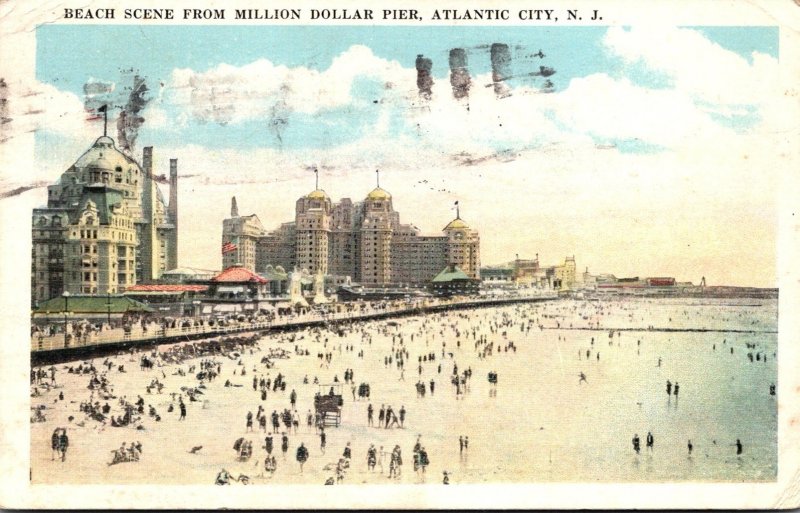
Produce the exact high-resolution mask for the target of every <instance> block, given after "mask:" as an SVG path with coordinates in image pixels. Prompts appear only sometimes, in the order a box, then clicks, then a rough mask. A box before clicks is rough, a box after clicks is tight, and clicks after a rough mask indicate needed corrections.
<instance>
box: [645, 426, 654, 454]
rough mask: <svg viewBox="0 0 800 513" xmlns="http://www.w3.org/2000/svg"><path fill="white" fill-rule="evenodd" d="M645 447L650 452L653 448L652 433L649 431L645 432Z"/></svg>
mask: <svg viewBox="0 0 800 513" xmlns="http://www.w3.org/2000/svg"><path fill="white" fill-rule="evenodd" d="M646 443H647V449H648V450H650V451H651V452H652V450H653V433H651V432H650V431H648V432H647V442H646Z"/></svg>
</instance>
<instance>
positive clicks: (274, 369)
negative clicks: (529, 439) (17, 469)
mask: <svg viewBox="0 0 800 513" xmlns="http://www.w3.org/2000/svg"><path fill="white" fill-rule="evenodd" d="M579 308H580V309H582V310H579ZM625 308H626V306H625V305H624V304H623V305H622V306H619V307H618V310H617V312H616V313H617V314H618V315H619V313H620V311H623V312H624V311H625ZM610 311H612V306H611V305H608V304H603V303H601V304H598V305H595V304H588V305H579V304H577V303H576V302H563V303H559V304H557V305H554V306H552V307H541V306H539V305H515V306H508V307H503V308H501V309H493V310H488V309H487V310H485V311H477V312H478V313H475V312H466V311H452V312H439V313H435V314H431V315H426V316H420V317H417V318H414V319H413V322H405V323H402V324H401V323H397V322H394V321H380V322H363V321H358V320H350V321H342V322H339V323H331V324H330V325H326V326H316V327H311V328H308V327H306V328H302V329H299V330H296V331H286V332H279V333H272V334H269V335H266V336H260V335H240V336H227V337H219V338H215V339H211V340H205V341H195V342H183V343H177V344H171V345H164V346H157V347H147V348H133V349H128V350H126V351H120V352H119V353H117V355H115V356H112V357H106V358H105V359H104V360H103V361H102V362H100V361H99V360H87V361H79V362H71V363H69V364H66V365H63V366H62V368H63V370H64V373H65V375H67V376H69V379H70V380H74V379H75V376H76V375H78V376H80V379H81V380H82V381H83V383H86V382H87V381H86V380H87V379H88V385H87V386H86V387H85V388H84V389H82V390H81V391H80V392H77V393H75V392H70V394H75V396H74V397H73V395H70V399H72V400H74V401H75V403H74V404H75V406H74V407H70V406H69V402H68V401H66V400H65V399H64V392H65V390H64V389H63V388H62V389H61V390H57V388H59V387H60V386H61V384H60V383H59V380H57V379H56V377H57V375H56V373H57V371H58V370H59V369H57V368H56V366H50V367H46V368H45V367H38V368H36V367H35V368H33V369H32V370H31V387H32V395H33V394H34V392H35V393H36V394H42V393H44V394H49V395H48V397H51V398H52V397H53V396H52V393H51V390H56V391H57V392H58V399H56V401H58V402H59V403H60V404H61V405H63V406H61V407H62V408H65V409H68V410H69V413H70V419H72V418H74V417H76V416H80V415H82V416H83V418H78V419H77V420H76V421H75V423H74V424H73V425H71V426H70V428H71V429H72V428H73V427H74V426H77V427H83V426H84V425H86V426H96V427H97V428H98V429H99V428H101V427H103V428H104V427H106V426H107V427H115V428H128V429H147V430H153V431H156V430H158V429H160V425H165V424H167V425H170V426H171V425H172V424H173V422H176V421H177V422H186V421H187V417H189V418H190V423H191V427H189V423H187V427H186V428H185V430H186V432H187V433H189V432H194V430H195V429H198V430H199V432H201V433H205V432H206V431H203V430H204V429H206V428H205V427H204V426H206V425H210V424H214V430H217V431H218V430H220V429H221V430H225V432H230V433H232V434H233V436H232V437H229V438H228V439H227V440H228V441H227V442H226V443H225V445H226V446H227V447H226V448H225V450H226V454H227V456H224V458H228V459H226V460H224V461H222V462H221V463H222V464H223V465H224V467H223V471H222V472H220V474H219V475H218V479H217V481H218V482H221V481H224V482H226V483H229V482H231V481H232V480H233V481H237V480H236V479H231V475H230V474H229V473H228V471H227V470H225V469H227V468H230V469H233V470H237V469H240V468H241V469H242V472H241V473H240V475H244V476H247V481H248V482H255V481H254V480H256V479H271V478H273V477H274V476H291V475H294V472H296V473H297V474H303V476H304V478H303V479H312V478H313V477H305V476H316V477H318V476H319V475H320V474H324V478H325V482H329V481H330V482H332V484H337V483H343V482H347V481H349V478H348V476H349V475H351V474H353V473H359V474H361V473H367V475H370V474H375V475H376V476H379V475H384V474H385V476H386V479H391V480H401V481H403V482H408V481H409V480H412V481H413V480H416V481H424V480H426V479H429V477H428V476H429V475H430V474H431V470H433V471H435V472H437V473H438V472H441V475H443V476H444V477H443V480H442V482H443V483H445V482H446V483H447V484H449V483H450V480H451V479H458V478H459V472H466V471H467V470H468V465H470V463H468V462H467V461H466V460H467V458H466V455H467V454H468V453H469V449H470V438H472V439H473V440H475V444H476V445H475V447H477V449H473V450H478V451H482V450H484V449H483V448H482V447H483V445H482V443H481V442H482V441H484V440H486V438H487V436H489V435H488V434H487V433H490V432H491V431H492V428H491V426H492V425H493V424H491V422H493V419H486V425H483V424H482V423H481V422H477V421H476V422H469V423H466V424H462V423H461V422H460V421H459V419H458V418H441V419H440V418H436V417H432V416H431V414H430V412H431V411H434V412H435V411H437V408H438V407H440V406H442V407H445V408H447V409H448V410H447V411H450V412H451V414H452V412H454V411H463V412H464V415H476V417H477V418H480V417H481V415H480V414H481V412H480V411H479V410H475V408H479V407H478V406H476V404H481V405H484V406H481V407H485V406H486V404H489V405H490V404H491V403H483V402H481V403H478V402H477V401H478V398H477V397H476V396H475V394H476V391H478V392H479V395H480V396H481V397H482V399H481V400H482V401H485V400H487V399H486V398H487V396H488V400H489V401H491V402H497V401H498V394H497V391H498V389H502V390H507V391H509V392H510V393H511V394H513V393H514V389H515V387H516V386H517V385H518V384H519V382H518V380H519V377H518V376H512V374H511V373H507V372H505V371H504V369H506V368H507V364H506V363H505V362H507V361H509V360H513V359H517V358H519V356H518V355H520V354H521V355H525V356H524V358H530V357H531V355H532V354H533V355H535V354H536V351H541V350H542V349H541V348H539V347H538V346H537V344H538V343H539V342H538V341H539V340H540V339H541V338H542V335H541V334H542V333H543V332H544V331H545V330H550V329H558V330H568V329H572V328H573V324H577V323H579V322H581V321H583V322H582V326H583V328H582V329H585V327H586V326H590V327H591V328H592V330H593V331H592V332H591V333H588V334H572V333H570V335H569V341H570V342H569V343H573V344H575V345H574V346H572V349H571V350H570V351H569V353H568V354H569V355H571V356H569V357H567V358H565V360H571V362H570V364H569V365H571V366H572V367H570V368H571V369H572V371H570V372H569V374H568V375H569V379H570V381H571V383H573V384H574V383H575V382H574V381H572V380H574V379H575V375H576V373H577V374H578V375H579V380H578V383H577V384H576V385H575V386H576V387H577V386H579V388H576V390H574V391H569V394H583V393H587V394H588V393H591V392H590V390H593V388H592V387H594V386H595V384H596V382H597V381H598V380H599V379H600V378H599V377H598V376H599V374H600V372H599V371H598V370H596V369H599V368H602V366H603V365H613V362H614V359H615V358H617V356H616V355H617V354H618V352H619V351H621V350H622V349H619V348H620V344H621V340H622V337H621V331H619V330H608V348H607V349H606V345H605V344H606V343H605V341H603V343H602V345H603V353H604V356H603V359H602V360H601V359H600V347H599V346H600V345H601V344H600V340H601V339H600V338H599V336H598V334H597V333H596V332H597V331H599V330H600V329H601V328H600V326H601V324H602V323H603V319H601V320H598V319H597V318H598V317H602V316H604V315H606V314H607V313H609V312H610ZM631 315H633V313H631ZM566 319H572V320H566ZM139 322H144V321H143V320H140V321H139ZM579 327H580V326H579ZM600 333H601V334H602V335H603V338H605V330H603V331H600ZM579 337H581V340H580V341H578V342H575V340H576V339H577V338H579ZM553 339H555V340H556V344H567V343H568V342H567V334H566V331H564V332H563V333H562V332H558V334H557V338H556V336H554V337H553ZM642 342H644V344H645V345H646V344H647V343H648V341H647V339H645V338H644V337H642V338H641V339H636V341H635V345H634V343H633V339H630V338H626V339H625V343H626V344H627V346H626V347H625V349H624V350H625V351H628V352H630V353H631V354H634V353H635V354H636V355H639V354H640V351H641V349H642V348H643V347H644V346H643V344H642ZM724 343H725V344H730V343H729V342H727V341H725V342H724ZM730 345H731V346H732V344H730ZM575 348H577V352H578V359H577V360H575V359H574V355H575V352H574V350H575ZM747 349H748V350H749V352H750V353H751V354H754V355H756V356H754V357H753V359H754V360H755V361H757V362H762V361H766V353H767V349H766V348H765V347H764V346H758V347H757V346H755V345H753V346H752V347H749V346H748V347H747ZM553 350H554V351H555V350H557V347H555V345H554V349H553ZM715 350H716V348H714V349H713V350H712V351H715ZM744 354H747V353H744ZM315 357H316V358H315ZM666 358H668V357H667V356H665V361H668V360H666ZM561 361H562V362H563V360H561ZM658 361H659V363H658V365H657V367H658V368H659V369H660V368H661V356H659V360H658ZM131 362H132V363H131ZM362 362H363V363H362ZM137 364H138V365H137ZM381 364H383V365H381ZM647 365H648V367H649V369H650V370H651V371H653V360H649V361H648V363H647ZM578 366H580V367H578ZM126 367H127V368H126ZM497 369H500V370H501V371H504V373H503V379H502V380H500V379H499V377H498V376H499V373H498V370H497ZM579 369H580V371H579ZM406 372H409V373H411V375H412V376H414V378H410V379H409V380H408V381H406V379H405V373H406ZM473 372H478V376H486V378H485V379H483V378H481V379H479V380H477V381H478V382H477V383H474V382H473V380H472V379H471V378H472V377H473ZM532 372H533V371H532ZM356 375H358V376H359V378H358V379H356V377H355V376H356ZM667 376H669V378H670V379H668V380H667V382H666V390H667V394H668V398H669V400H670V401H671V402H672V401H674V402H677V398H678V396H679V390H680V387H681V385H679V384H678V381H677V379H675V378H674V375H673V374H667V370H666V369H665V370H664V377H667ZM220 378H221V379H220ZM590 378H591V379H590ZM661 379H663V378H661ZM681 381H682V382H683V381H684V378H681ZM437 382H438V384H439V386H438V387H437V386H436V385H437ZM448 382H449V383H450V385H451V387H448V386H447V383H448ZM130 383H135V384H136V385H135V386H138V387H139V388H138V389H132V388H131V385H130ZM660 383H662V384H663V383H664V382H663V381H660ZM442 384H443V385H442ZM412 385H413V387H414V391H413V392H412V391H411V386H412ZM660 386H661V385H657V387H658V388H660ZM694 390H695V389H694V388H692V387H691V383H689V385H688V386H687V388H686V391H687V392H688V393H689V396H688V397H689V398H691V396H692V393H693V392H694ZM42 391H43V392H42ZM563 392H564V391H563V390H560V391H559V392H558V393H559V394H561V393H563ZM660 393H661V392H659V394H660ZM770 393H771V394H773V395H774V385H773V388H772V389H771V390H770ZM81 394H84V395H81ZM765 395H766V391H765ZM37 397H39V396H37ZM660 397H663V396H660ZM145 398H146V399H145ZM325 398H335V400H334V401H329V400H321V399H325ZM687 400H688V399H687ZM412 403H413V404H412ZM462 404H463V405H464V406H463V407H462V406H458V405H462ZM398 405H399V408H398V407H397V406H398ZM406 405H408V407H409V408H408V409H407V408H406ZM70 408H72V409H70ZM220 411H224V412H225V413H220ZM670 411H674V410H672V409H671V410H670ZM212 412H213V413H212ZM231 412H233V413H231ZM409 412H410V413H409ZM421 412H426V413H421ZM364 417H366V427H368V428H375V429H368V430H364V420H363V419H364ZM212 419H213V420H212ZM70 422H72V420H70ZM437 423H442V424H443V425H447V426H449V425H451V423H452V425H453V426H458V427H459V431H457V432H458V433H460V434H459V435H458V436H455V435H452V434H450V433H449V432H446V433H445V438H447V439H449V440H452V444H450V443H448V442H442V441H441V438H440V437H432V436H431V437H429V435H428V433H431V432H432V431H431V429H430V427H431V425H435V424H437ZM466 426H469V429H467V428H466ZM378 428H379V429H378ZM445 429H446V428H445ZM470 429H473V430H475V431H471V432H467V431H469V430H470ZM59 430H60V431H59V433H58V437H56V434H55V433H54V435H53V451H54V455H55V454H56V450H57V448H60V447H61V445H62V444H61V442H60V439H61V435H62V433H63V436H64V438H65V440H66V429H65V428H59ZM640 432H641V431H640ZM255 433H259V434H258V437H257V438H256V436H254V435H255ZM414 433H419V434H418V435H417V438H416V442H415V443H414V444H413V448H412V444H411V443H410V440H409V437H412V436H414V435H413V434H414ZM80 436H82V437H83V436H86V437H91V436H92V433H91V432H89V431H86V430H84V431H80ZM248 436H252V437H253V438H254V439H251V438H248ZM262 436H263V443H261V441H260V437H262ZM423 437H424V439H425V440H427V441H428V442H431V441H433V440H435V442H434V443H433V444H428V445H429V447H430V449H431V450H430V451H429V450H428V449H427V448H426V447H425V445H424V444H423V443H422V440H423ZM56 438H58V440H59V441H58V443H56ZM317 438H318V441H319V445H318V449H317V444H316V439H317ZM622 438H623V441H624V440H625V439H626V438H627V436H624V437H622ZM456 439H457V441H458V444H457V445H456V444H455V440H456ZM683 439H684V440H686V438H683ZM230 440H234V444H233V449H234V453H235V455H231V453H230V447H231V446H230V445H229V444H230ZM662 440H663V439H662ZM745 442H747V440H745ZM695 443H698V444H699V445H701V446H702V445H703V444H704V443H705V441H696V442H695ZM67 445H68V444H67V443H66V442H65V444H64V449H63V451H61V452H59V454H60V459H61V461H64V460H65V456H64V454H65V453H66V447H67ZM148 445H150V442H148ZM214 446H215V443H214V442H209V441H207V440H204V441H203V442H201V443H200V444H198V445H195V446H194V447H195V448H197V449H196V450H194V448H193V450H191V451H189V452H192V454H195V455H196V456H197V457H199V458H206V457H211V456H207V455H210V454H211V453H212V450H213V449H212V448H213V447H214ZM329 446H331V447H333V450H331V449H330V447H329ZM633 446H634V450H635V452H636V453H637V454H639V453H640V451H641V449H642V447H641V440H639V437H638V435H635V436H634V438H633ZM664 446H665V445H664V443H663V442H662V447H664ZM278 447H279V448H280V454H279V453H278V451H277V450H276V448H278ZM403 447H405V449H406V451H409V450H410V454H411V455H412V459H411V463H412V465H413V469H414V474H413V475H414V478H409V477H408V476H406V477H405V478H404V477H402V466H403V457H402V456H403ZM456 447H457V451H456ZM645 447H646V449H647V450H648V451H650V452H652V451H653V448H654V435H653V431H651V432H649V433H648V434H647V436H646V437H645ZM687 447H688V450H689V452H690V453H691V451H692V448H693V447H694V444H693V442H692V441H691V440H689V442H688V443H687ZM741 447H742V443H741V441H740V440H738V439H737V451H738V454H739V455H741V454H742V448H741ZM384 448H387V449H386V450H385V449H384ZM389 448H391V449H389ZM59 450H60V449H59ZM183 450H184V451H185V450H188V447H186V448H184V449H183ZM339 451H341V456H339V455H338V454H339ZM134 452H135V457H134V456H133V454H134ZM354 452H355V453H356V459H357V460H358V461H359V463H353V453H354ZM149 453H156V454H157V453H158V451H157V450H155V451H149ZM117 454H119V457H118V456H116V455H117ZM213 454H214V456H213V457H214V458H218V456H217V453H213ZM326 454H327V455H326ZM332 454H335V456H331V455H332ZM406 454H409V453H408V452H407V453H406ZM292 455H293V456H294V463H293V462H292V461H291V457H292ZM454 455H457V459H452V457H453V456H454ZM123 456H125V458H128V459H122V457H123ZM276 456H277V458H276ZM141 458H142V452H141V446H140V445H139V444H138V443H137V444H131V445H130V446H127V447H125V451H121V450H116V451H115V456H114V461H113V462H112V465H113V464H115V463H120V462H123V461H138V460H140V459H141ZM361 458H363V460H362V459H361ZM53 459H56V458H55V456H54V458H53ZM214 461H217V460H214ZM254 461H255V463H254ZM362 461H363V463H361V462H362ZM248 462H249V464H250V465H251V466H253V465H255V466H256V467H258V468H257V472H258V475H257V476H255V475H251V474H252V472H251V471H250V470H247V468H246V467H245V466H244V464H245V463H248ZM216 468H220V467H216ZM409 475H410V474H409ZM225 476H228V477H227V478H226V477H225ZM284 478H285V477H284ZM289 479H299V478H289ZM238 482H241V481H240V480H238ZM220 484H222V483H220Z"/></svg>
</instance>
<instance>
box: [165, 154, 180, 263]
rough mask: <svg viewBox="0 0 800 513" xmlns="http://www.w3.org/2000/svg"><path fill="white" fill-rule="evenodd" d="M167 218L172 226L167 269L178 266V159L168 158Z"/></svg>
mask: <svg viewBox="0 0 800 513" xmlns="http://www.w3.org/2000/svg"><path fill="white" fill-rule="evenodd" d="M167 211H168V212H169V220H170V221H172V225H173V226H174V228H173V229H172V234H171V236H170V240H169V246H168V262H167V268H168V269H175V268H177V267H178V159H169V206H168V207H167Z"/></svg>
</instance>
